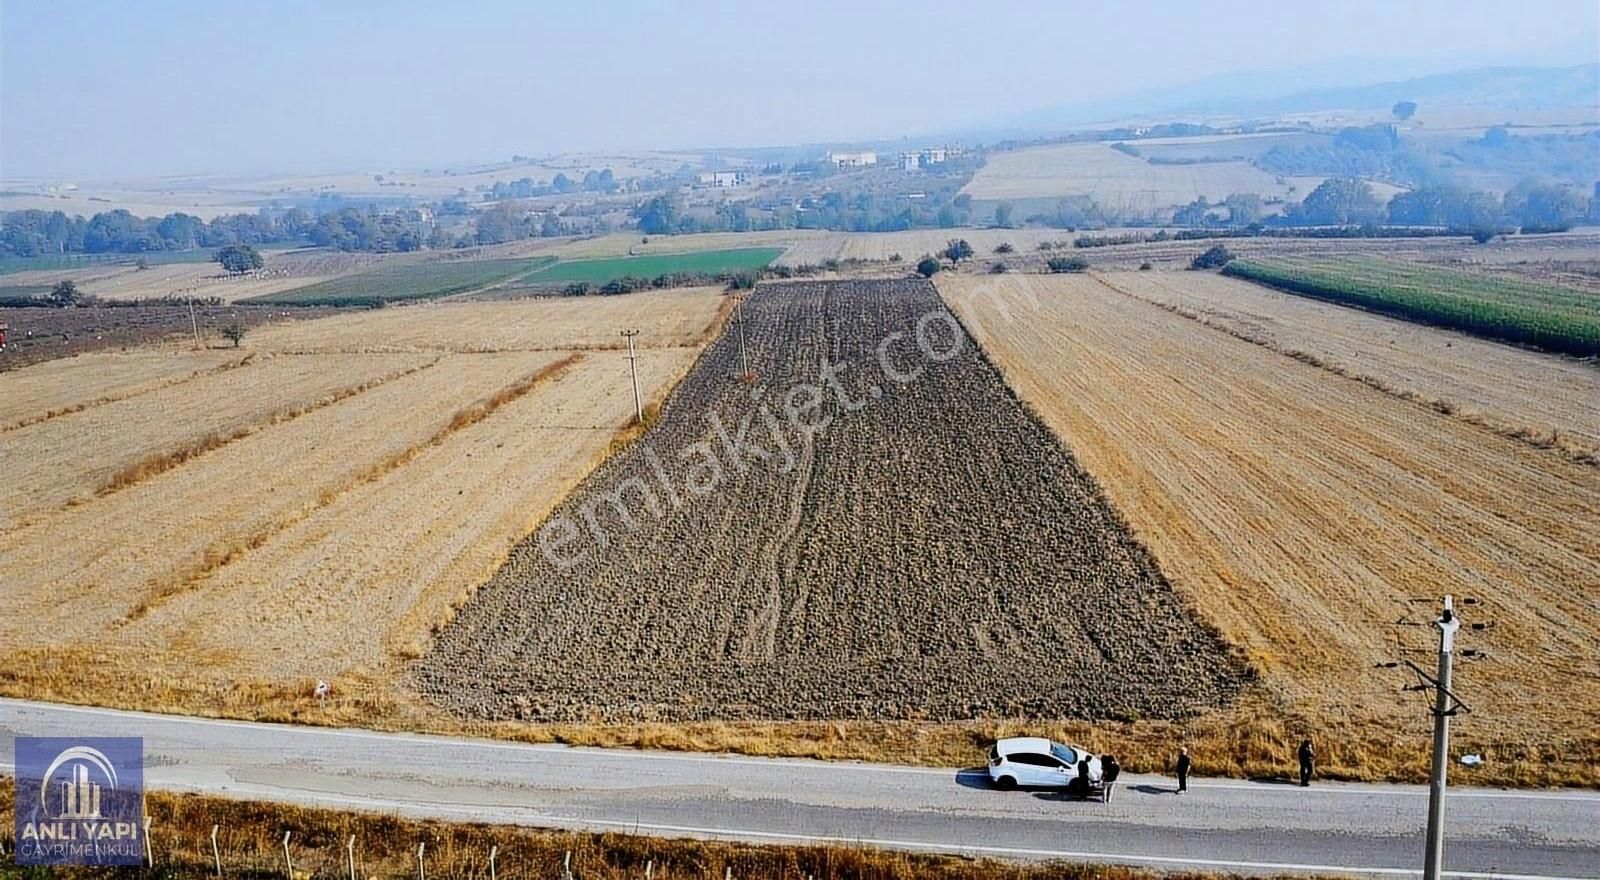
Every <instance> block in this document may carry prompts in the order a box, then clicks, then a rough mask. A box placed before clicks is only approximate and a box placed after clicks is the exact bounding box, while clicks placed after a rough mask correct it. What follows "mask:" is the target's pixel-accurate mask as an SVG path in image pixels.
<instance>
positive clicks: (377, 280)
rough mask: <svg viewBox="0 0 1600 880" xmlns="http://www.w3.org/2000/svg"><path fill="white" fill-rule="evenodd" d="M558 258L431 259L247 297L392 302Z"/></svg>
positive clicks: (504, 276) (505, 278)
mask: <svg viewBox="0 0 1600 880" xmlns="http://www.w3.org/2000/svg"><path fill="white" fill-rule="evenodd" d="M554 262H555V258H554V257H550V256H541V257H529V258H524V259H492V260H483V259H460V260H432V261H428V262H418V263H401V264H397V265H388V266H380V267H379V268H377V269H372V270H369V271H366V272H359V273H356V274H354V275H345V276H342V277H338V278H331V279H329V280H327V281H322V282H319V283H317V284H312V285H308V286H306V287H298V288H295V289H293V290H287V291H284V292H282V293H272V294H267V295H265V296H255V297H248V298H246V299H242V300H240V302H244V303H261V304H266V305H301V306H305V305H328V306H374V305H380V304H382V303H388V302H403V301H408V300H422V299H436V298H439V297H443V296H449V295H451V294H456V293H463V292H466V291H470V290H480V289H482V288H485V287H491V286H494V285H497V284H504V283H506V282H510V281H513V280H516V279H518V278H520V277H522V276H524V275H527V274H528V273H530V272H536V271H538V270H540V269H542V268H544V267H546V266H549V265H550V264H552V263H554Z"/></svg>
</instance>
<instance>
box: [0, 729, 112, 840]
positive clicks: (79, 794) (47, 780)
mask: <svg viewBox="0 0 1600 880" xmlns="http://www.w3.org/2000/svg"><path fill="white" fill-rule="evenodd" d="M14 757H15V766H16V768H17V769H16V782H17V788H16V799H15V803H16V814H17V815H16V822H17V824H16V835H17V836H16V841H15V844H16V845H15V847H14V849H15V850H16V863H17V864H19V865H138V864H141V863H143V861H144V839H143V835H144V825H143V823H144V740H143V739H142V738H140V737H136V736H86V737H65V736H19V737H17V738H16V754H15V755H14Z"/></svg>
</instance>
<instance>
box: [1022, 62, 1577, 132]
mask: <svg viewBox="0 0 1600 880" xmlns="http://www.w3.org/2000/svg"><path fill="white" fill-rule="evenodd" d="M1272 81H1274V79H1273V78H1272V77H1270V76H1267V75H1264V74H1260V73H1252V74H1227V75H1224V76H1217V77H1211V78H1209V79H1205V80H1200V81H1196V82H1193V83H1189V84H1187V85H1184V86H1179V87H1175V88H1170V89H1161V90H1152V91H1148V92H1141V93H1138V94H1135V95H1127V96H1123V97H1121V98H1117V99H1108V100H1097V101H1092V102H1075V103H1071V104H1061V105H1057V106H1054V107H1050V108H1046V109H1042V110H1035V111H1032V112H1029V113H1025V114H1022V115H1020V116H1017V117H1015V118H1014V119H1011V120H1008V121H1007V122H1005V123H1002V124H1000V125H998V126H995V128H997V129H1005V130H1018V131H1021V130H1032V131H1049V130H1053V129H1063V128H1069V127H1075V126H1082V125H1084V124H1087V123H1092V122H1098V121H1108V120H1128V119H1134V118H1143V117H1189V116H1237V117H1269V116H1285V115H1289V114H1295V113H1312V112H1317V111H1321V110H1378V109H1388V108H1389V107H1391V106H1393V104H1394V103H1395V102H1396V101H1407V100H1410V101H1418V102H1427V103H1432V104H1475V105H1479V106H1484V107H1504V108H1507V109H1520V110H1528V109H1535V108H1552V107H1595V108H1596V115H1597V116H1600V106H1597V105H1600V97H1597V96H1600V64H1581V65H1576V66H1572V67H1479V68H1473V69H1470V70H1459V71H1455V72H1453V73H1438V74H1432V75H1429V76H1420V77H1414V78H1410V79H1400V80H1394V81H1391V82H1379V83H1373V84H1369V85H1359V86H1340V87H1324V88H1314V89H1306V90H1301V91H1295V92H1292V93H1288V94H1278V95H1264V94H1261V92H1262V89H1263V83H1270V82H1272Z"/></svg>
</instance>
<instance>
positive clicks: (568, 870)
mask: <svg viewBox="0 0 1600 880" xmlns="http://www.w3.org/2000/svg"><path fill="white" fill-rule="evenodd" d="M561 876H562V877H563V878H564V880H572V850H570V849H569V850H567V854H566V855H565V856H563V857H562V859H561Z"/></svg>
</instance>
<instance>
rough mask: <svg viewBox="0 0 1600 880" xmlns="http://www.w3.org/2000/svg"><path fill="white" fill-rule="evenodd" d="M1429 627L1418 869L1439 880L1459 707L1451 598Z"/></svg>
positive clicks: (1456, 622)
mask: <svg viewBox="0 0 1600 880" xmlns="http://www.w3.org/2000/svg"><path fill="white" fill-rule="evenodd" d="M1433 626H1434V628H1435V629H1437V630H1438V631H1439V677H1438V679H1437V680H1435V681H1434V682H1433V689H1434V700H1433V773H1432V775H1431V777H1430V778H1429V782H1428V854H1427V858H1426V860H1425V861H1424V862H1423V866H1422V877H1423V880H1439V876H1440V872H1442V871H1443V870H1444V788H1445V774H1446V772H1448V770H1449V769H1450V716H1452V715H1454V714H1456V709H1457V704H1458V703H1459V701H1458V700H1456V698H1455V695H1454V694H1452V693H1450V661H1451V659H1452V656H1453V652H1454V651H1455V640H1456V630H1458V629H1460V628H1461V620H1460V619H1459V618H1457V617H1456V608H1455V602H1454V600H1453V599H1451V597H1449V596H1445V597H1444V610H1443V611H1441V612H1439V617H1438V619H1437V620H1435V621H1434V622H1433ZM1423 678H1424V679H1426V678H1427V676H1423ZM1462 708H1465V707H1462Z"/></svg>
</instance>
